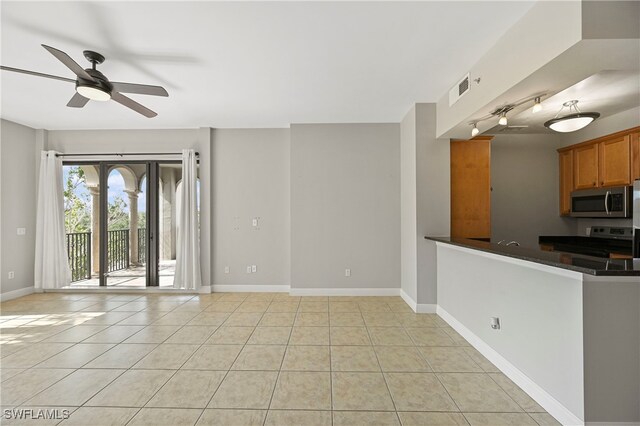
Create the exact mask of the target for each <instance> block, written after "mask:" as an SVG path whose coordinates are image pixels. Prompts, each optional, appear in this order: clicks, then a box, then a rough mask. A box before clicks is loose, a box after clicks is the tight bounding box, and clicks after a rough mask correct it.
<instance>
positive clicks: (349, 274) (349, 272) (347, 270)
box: [344, 269, 351, 277]
mask: <svg viewBox="0 0 640 426" xmlns="http://www.w3.org/2000/svg"><path fill="white" fill-rule="evenodd" d="M344 276H345V277H350V276H351V269H345V270H344Z"/></svg>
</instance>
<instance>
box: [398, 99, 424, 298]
mask: <svg viewBox="0 0 640 426" xmlns="http://www.w3.org/2000/svg"><path fill="white" fill-rule="evenodd" d="M416 154H417V152H416V107H415V106H413V107H411V109H410V110H409V112H408V113H407V115H406V116H405V117H404V119H403V120H402V122H401V123H400V214H401V226H400V228H401V230H400V240H401V243H400V258H401V260H400V261H401V283H400V287H401V288H402V291H403V292H404V293H405V294H406V295H407V296H409V297H410V298H411V299H413V300H414V301H417V300H418V240H417V239H418V229H417V226H418V218H417V213H418V210H417V193H416V188H417V174H416ZM423 261H425V260H424V259H421V262H423Z"/></svg>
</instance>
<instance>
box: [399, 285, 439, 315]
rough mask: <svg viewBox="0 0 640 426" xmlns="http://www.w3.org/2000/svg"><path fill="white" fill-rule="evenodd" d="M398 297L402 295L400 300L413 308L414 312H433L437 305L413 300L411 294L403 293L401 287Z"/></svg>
mask: <svg viewBox="0 0 640 426" xmlns="http://www.w3.org/2000/svg"><path fill="white" fill-rule="evenodd" d="M400 297H402V300H404V301H405V303H406V304H407V305H409V307H410V308H411V309H413V312H415V313H416V314H435V313H436V308H437V306H438V305H435V304H430V303H417V302H416V301H415V300H413V298H411V296H409V295H408V294H407V293H405V291H404V290H402V289H400Z"/></svg>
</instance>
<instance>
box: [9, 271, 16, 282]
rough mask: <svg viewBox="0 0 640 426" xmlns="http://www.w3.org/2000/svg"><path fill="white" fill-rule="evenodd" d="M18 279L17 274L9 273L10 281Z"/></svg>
mask: <svg viewBox="0 0 640 426" xmlns="http://www.w3.org/2000/svg"><path fill="white" fill-rule="evenodd" d="M15 277H16V273H15V272H13V271H9V279H10V280H12V279H14V278H15Z"/></svg>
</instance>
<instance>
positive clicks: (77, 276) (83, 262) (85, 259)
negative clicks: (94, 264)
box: [67, 232, 91, 282]
mask: <svg viewBox="0 0 640 426" xmlns="http://www.w3.org/2000/svg"><path fill="white" fill-rule="evenodd" d="M67 256H68V257H69V268H71V281H72V282H73V281H80V280H88V279H89V278H91V232H73V233H71V234H67Z"/></svg>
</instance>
